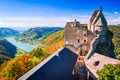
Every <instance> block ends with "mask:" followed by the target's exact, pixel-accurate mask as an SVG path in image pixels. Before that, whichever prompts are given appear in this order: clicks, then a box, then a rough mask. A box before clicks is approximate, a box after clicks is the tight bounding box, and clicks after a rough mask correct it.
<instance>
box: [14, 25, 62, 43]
mask: <svg viewBox="0 0 120 80" xmlns="http://www.w3.org/2000/svg"><path fill="white" fill-rule="evenodd" d="M60 29H62V28H60V27H35V28H30V29H28V30H26V31H24V32H23V33H21V34H20V35H19V36H17V37H16V38H15V39H16V40H19V41H22V42H31V41H33V40H36V39H38V38H40V37H42V36H44V35H48V34H51V33H54V32H56V31H58V30H60Z"/></svg>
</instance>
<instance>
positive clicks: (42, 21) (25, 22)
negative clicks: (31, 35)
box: [0, 12, 120, 27]
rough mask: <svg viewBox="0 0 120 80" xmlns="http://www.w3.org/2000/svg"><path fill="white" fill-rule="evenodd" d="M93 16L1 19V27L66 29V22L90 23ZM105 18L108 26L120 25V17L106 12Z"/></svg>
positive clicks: (6, 17)
mask: <svg viewBox="0 0 120 80" xmlns="http://www.w3.org/2000/svg"><path fill="white" fill-rule="evenodd" d="M90 17H91V15H89V14H84V15H71V16H67V17H12V16H5V17H0V27H38V26H41V27H42V26H51V27H52V26H61V27H64V26H65V25H66V22H71V21H73V20H74V19H77V21H79V22H80V23H81V24H82V23H83V24H84V23H88V21H89V19H90ZM105 18H106V19H107V21H108V24H120V15H119V14H118V15H114V14H112V13H106V12H105Z"/></svg>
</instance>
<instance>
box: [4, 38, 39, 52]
mask: <svg viewBox="0 0 120 80" xmlns="http://www.w3.org/2000/svg"><path fill="white" fill-rule="evenodd" d="M5 39H6V40H8V41H9V42H10V43H12V44H13V45H15V46H16V47H17V48H20V49H22V50H24V51H26V52H30V51H32V50H33V49H34V48H36V47H37V45H30V44H25V43H22V42H19V41H16V40H15V39H14V37H6V38H5Z"/></svg>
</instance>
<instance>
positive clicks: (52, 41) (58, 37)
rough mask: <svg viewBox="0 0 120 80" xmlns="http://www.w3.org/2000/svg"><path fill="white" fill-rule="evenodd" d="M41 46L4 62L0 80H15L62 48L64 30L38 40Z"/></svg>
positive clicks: (0, 67) (0, 69) (0, 70)
mask: <svg viewBox="0 0 120 80" xmlns="http://www.w3.org/2000/svg"><path fill="white" fill-rule="evenodd" d="M40 40H41V43H39V44H41V45H43V47H38V48H36V49H34V50H32V51H31V52H29V53H21V54H19V55H18V56H17V57H15V58H12V59H10V60H9V61H6V62H4V63H3V64H2V65H1V66H0V80H16V79H17V78H19V77H20V76H22V75H23V74H24V73H25V72H27V71H29V70H30V69H31V68H33V67H34V66H35V65H37V64H38V63H40V62H41V61H43V60H44V59H45V58H46V57H48V56H49V55H50V54H52V53H53V52H55V51H56V50H58V49H59V48H61V47H63V45H64V30H59V31H57V32H55V33H53V34H49V35H46V36H43V37H41V38H40Z"/></svg>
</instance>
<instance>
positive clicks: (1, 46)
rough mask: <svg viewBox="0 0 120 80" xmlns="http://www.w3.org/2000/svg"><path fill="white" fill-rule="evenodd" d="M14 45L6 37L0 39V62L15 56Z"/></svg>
mask: <svg viewBox="0 0 120 80" xmlns="http://www.w3.org/2000/svg"><path fill="white" fill-rule="evenodd" d="M16 49H17V48H16V47H15V46H14V45H12V44H11V43H10V42H8V41H7V40H6V39H0V64H1V63H3V62H4V61H6V60H9V59H10V58H13V57H15V53H16Z"/></svg>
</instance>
